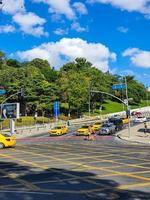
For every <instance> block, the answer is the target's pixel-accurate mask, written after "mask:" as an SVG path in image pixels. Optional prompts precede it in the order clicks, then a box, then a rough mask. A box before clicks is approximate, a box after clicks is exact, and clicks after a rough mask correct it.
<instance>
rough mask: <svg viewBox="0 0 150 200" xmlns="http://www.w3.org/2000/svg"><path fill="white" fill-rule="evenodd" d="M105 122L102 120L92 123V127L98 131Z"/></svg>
mask: <svg viewBox="0 0 150 200" xmlns="http://www.w3.org/2000/svg"><path fill="white" fill-rule="evenodd" d="M102 125H103V123H102V122H95V123H94V124H93V125H92V128H93V129H94V131H97V130H99V129H100V128H101V127H102Z"/></svg>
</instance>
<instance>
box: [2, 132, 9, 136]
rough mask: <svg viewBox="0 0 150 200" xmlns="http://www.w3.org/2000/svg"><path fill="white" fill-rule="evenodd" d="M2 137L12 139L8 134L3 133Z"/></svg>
mask: <svg viewBox="0 0 150 200" xmlns="http://www.w3.org/2000/svg"><path fill="white" fill-rule="evenodd" d="M2 135H3V136H5V137H10V135H8V134H6V133H3V134H2Z"/></svg>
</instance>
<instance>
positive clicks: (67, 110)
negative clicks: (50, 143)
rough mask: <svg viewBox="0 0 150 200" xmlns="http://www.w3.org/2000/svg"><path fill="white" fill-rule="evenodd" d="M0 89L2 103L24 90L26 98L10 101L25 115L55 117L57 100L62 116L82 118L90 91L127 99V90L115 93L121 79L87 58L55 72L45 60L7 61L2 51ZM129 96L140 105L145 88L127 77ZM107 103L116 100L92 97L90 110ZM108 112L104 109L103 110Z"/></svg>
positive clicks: (93, 95) (67, 64) (70, 63)
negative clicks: (1, 90) (1, 89)
mask: <svg viewBox="0 0 150 200" xmlns="http://www.w3.org/2000/svg"><path fill="white" fill-rule="evenodd" d="M0 72H1V73H0V86H1V88H5V89H6V91H7V93H6V95H4V96H0V103H1V102H2V101H3V100H4V99H5V98H7V97H9V96H10V95H12V94H14V93H16V92H18V91H19V90H20V89H21V88H24V91H25V95H24V97H22V96H20V95H16V96H14V97H13V98H11V99H10V100H9V102H21V114H22V115H34V114H35V112H38V114H39V115H46V116H52V115H53V103H54V101H60V103H61V104H60V105H61V113H63V114H64V115H66V116H67V115H68V114H70V115H71V116H79V115H82V114H83V113H86V112H88V104H89V103H88V102H89V90H100V91H104V92H108V93H111V94H114V95H116V96H117V97H119V98H121V99H125V91H124V90H123V91H114V90H112V89H111V86H112V85H113V84H117V83H123V81H124V80H123V79H122V77H121V76H118V75H112V74H110V73H109V72H107V73H103V72H102V71H100V70H99V69H97V68H95V67H93V66H92V63H90V62H88V61H87V60H86V59H84V58H76V59H75V61H73V62H68V63H66V64H65V65H63V66H62V67H61V68H60V69H59V70H55V69H54V68H53V67H52V66H51V65H50V64H49V63H48V62H47V61H46V60H42V59H39V58H36V59H33V60H32V61H30V62H19V61H17V60H15V59H8V58H7V57H6V56H5V54H4V53H3V52H0ZM126 78H127V83H128V95H129V97H130V98H131V100H132V101H131V102H130V104H131V105H138V104H139V103H140V102H141V100H143V99H146V88H145V87H144V85H143V84H141V83H139V82H138V81H137V80H135V78H134V76H127V77H126ZM107 101H116V100H115V99H113V98H111V97H109V96H104V95H100V94H91V109H92V110H93V111H94V110H96V109H99V107H100V106H102V105H103V104H104V103H106V102H107ZM103 109H105V107H103Z"/></svg>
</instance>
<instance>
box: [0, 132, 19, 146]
mask: <svg viewBox="0 0 150 200" xmlns="http://www.w3.org/2000/svg"><path fill="white" fill-rule="evenodd" d="M15 145H16V137H15V136H10V135H8V134H2V133H0V149H2V148H4V147H14V146H15Z"/></svg>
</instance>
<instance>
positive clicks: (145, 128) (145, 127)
mask: <svg viewBox="0 0 150 200" xmlns="http://www.w3.org/2000/svg"><path fill="white" fill-rule="evenodd" d="M146 133H147V124H146V122H144V134H145V137H146V136H147V134H146Z"/></svg>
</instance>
